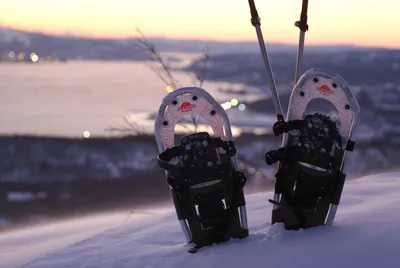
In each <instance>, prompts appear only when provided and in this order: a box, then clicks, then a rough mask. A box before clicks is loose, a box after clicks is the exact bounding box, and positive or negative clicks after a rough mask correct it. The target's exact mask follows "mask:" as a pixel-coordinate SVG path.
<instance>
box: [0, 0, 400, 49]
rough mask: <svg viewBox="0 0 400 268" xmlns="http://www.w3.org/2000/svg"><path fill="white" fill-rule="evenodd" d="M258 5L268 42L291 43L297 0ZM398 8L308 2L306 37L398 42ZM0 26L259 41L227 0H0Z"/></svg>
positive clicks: (392, 3)
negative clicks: (1, 0) (199, 0)
mask: <svg viewBox="0 0 400 268" xmlns="http://www.w3.org/2000/svg"><path fill="white" fill-rule="evenodd" d="M33 2H34V3H33ZM134 2H135V3H134ZM256 4H257V9H258V11H259V15H260V17H261V23H262V25H261V27H262V30H263V34H264V39H265V41H266V42H267V43H284V44H297V42H298V35H299V30H298V28H296V27H294V25H293V24H294V21H295V20H298V19H299V15H300V8H301V1H300V0H280V1H261V0H258V1H256ZM227 7H229V8H227ZM399 11H400V1H398V0H380V1H374V0H351V1H349V0H336V1H332V0H319V1H310V4H309V14H308V23H309V25H310V30H309V31H308V32H307V34H306V44H310V45H316V44H326V45H328V44H352V45H359V46H379V47H388V48H400V16H398V12H399ZM0 25H4V26H8V27H11V28H15V29H20V30H28V31H35V32H43V33H47V34H63V35H65V34H69V35H74V36H80V37H92V38H129V37H135V36H136V35H137V33H136V31H135V28H136V26H139V27H140V28H141V30H142V31H143V32H144V34H145V35H146V37H167V38H176V39H196V40H218V41H254V42H257V36H256V33H255V30H254V27H253V26H252V25H251V24H250V13H249V10H248V6H247V1H240V2H239V1H232V0H218V1H215V0H202V1H201V4H200V2H195V3H194V2H192V1H184V0H168V1H167V0H147V1H131V0H85V1H79V2H78V0H57V1H52V0H35V1H30V0H13V1H7V3H1V4H0Z"/></svg>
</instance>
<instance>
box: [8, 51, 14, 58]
mask: <svg viewBox="0 0 400 268" xmlns="http://www.w3.org/2000/svg"><path fill="white" fill-rule="evenodd" d="M8 57H9V58H10V59H15V52H14V51H10V52H8Z"/></svg>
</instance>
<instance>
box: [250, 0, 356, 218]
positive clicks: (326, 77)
mask: <svg viewBox="0 0 400 268" xmlns="http://www.w3.org/2000/svg"><path fill="white" fill-rule="evenodd" d="M248 2H249V7H250V14H251V24H252V25H253V26H254V27H255V29H256V33H257V38H258V42H259V46H260V51H261V54H262V58H263V61H264V65H265V69H266V71H267V75H268V80H269V84H270V90H271V93H272V99H273V103H274V107H275V111H276V115H277V119H278V122H279V121H285V118H284V116H283V112H282V107H281V104H280V101H279V96H278V92H277V87H276V85H275V80H274V75H273V72H272V68H271V65H270V62H269V58H268V53H267V49H266V45H265V42H264V39H263V35H262V31H261V19H260V17H259V15H258V12H257V9H256V6H255V3H254V0H248ZM307 11H308V0H302V9H301V14H300V20H299V21H296V22H295V26H296V27H298V28H299V29H300V35H299V43H298V50H297V59H296V69H295V79H294V88H293V90H292V93H291V96H290V101H289V108H290V107H295V108H294V109H295V110H296V112H295V113H290V109H289V111H288V113H287V116H286V121H288V120H293V119H302V116H303V114H304V111H305V109H306V105H307V104H308V102H309V100H310V99H311V98H313V97H314V96H315V94H316V93H317V92H318V91H317V90H318V89H320V88H318V86H321V85H330V86H332V85H333V87H334V88H336V87H339V88H340V89H341V90H342V91H343V93H344V96H343V94H339V95H340V96H339V97H338V94H337V95H336V96H335V97H334V100H333V101H332V97H329V94H323V93H322V94H320V95H319V96H318V97H319V98H323V99H326V100H329V101H330V102H331V103H333V104H334V105H335V107H336V108H337V110H338V112H339V113H340V119H341V120H344V124H345V127H342V128H341V133H340V135H341V137H342V139H344V140H345V142H346V143H347V144H346V143H344V144H346V146H345V147H346V148H345V149H344V150H343V152H342V158H341V163H340V173H341V174H342V179H343V184H344V180H345V176H346V174H345V173H344V172H345V164H346V156H347V152H348V151H351V150H352V149H353V148H352V147H354V141H352V136H353V133H354V130H355V128H356V126H357V124H358V113H359V110H360V107H359V105H358V103H357V100H356V98H355V97H354V94H353V92H352V91H351V89H350V86H349V85H348V84H347V82H346V81H345V80H344V79H343V78H342V77H340V76H339V75H337V74H335V73H333V72H331V71H328V70H324V69H311V70H308V71H307V72H305V73H304V74H303V75H302V76H301V78H300V73H301V69H302V64H303V54H304V42H305V33H306V31H308V24H307ZM315 79H316V80H315ZM310 81H318V82H316V83H314V87H312V88H310V87H308V85H310V84H309V83H310ZM318 83H319V84H321V85H319V84H318ZM317 84H318V85H317ZM304 93H306V95H304ZM300 94H301V95H300ZM304 96H305V98H303V97H304ZM307 98H308V100H307ZM306 102H307V103H306ZM343 107H344V111H345V112H344V113H341V110H342V108H343ZM351 113H352V116H350V114H351ZM342 124H343V121H342ZM289 135H290V134H288V133H285V134H284V136H283V142H282V147H286V146H287V145H288V141H289V139H288V137H289ZM281 168H282V163H281V162H278V165H277V173H278V172H279V171H280V170H281ZM339 188H340V187H339ZM342 190H343V185H342V186H341V189H338V190H337V191H338V192H337V193H336V196H335V197H334V198H333V199H334V200H332V202H331V204H330V208H329V212H328V215H327V216H326V219H325V224H326V225H332V223H333V221H334V218H335V215H336V212H337V208H338V205H339V201H340V197H341V193H342ZM281 197H282V194H281V193H280V192H279V191H277V187H275V192H274V196H273V201H272V203H273V204H274V205H273V211H272V224H273V223H275V222H276V219H275V218H274V212H275V211H276V210H277V209H278V207H279V203H280V201H281Z"/></svg>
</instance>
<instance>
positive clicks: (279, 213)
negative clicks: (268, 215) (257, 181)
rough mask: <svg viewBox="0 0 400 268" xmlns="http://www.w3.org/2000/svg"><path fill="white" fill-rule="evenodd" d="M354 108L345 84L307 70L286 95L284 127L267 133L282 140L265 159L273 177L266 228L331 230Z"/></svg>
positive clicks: (349, 146)
mask: <svg viewBox="0 0 400 268" xmlns="http://www.w3.org/2000/svg"><path fill="white" fill-rule="evenodd" d="M359 111H360V107H359V105H358V103H357V100H356V98H355V97H354V94H353V92H352V91H351V89H350V87H349V85H348V84H347V82H346V81H345V80H344V79H343V78H341V77H340V76H339V75H337V74H335V73H333V72H331V71H328V70H324V69H311V70H308V71H307V72H306V73H305V74H303V76H302V77H301V78H300V80H299V82H298V83H297V84H296V85H295V87H294V89H293V90H292V93H291V96H290V101H289V108H288V114H287V118H286V121H284V120H278V122H276V123H275V125H274V127H273V132H274V134H275V135H276V136H279V135H281V134H284V136H283V144H282V147H281V148H279V149H277V150H271V151H269V152H267V153H266V155H265V160H266V163H267V164H268V165H272V164H274V163H276V162H279V164H278V169H277V173H276V175H275V177H276V182H275V193H274V198H273V200H269V201H270V202H271V203H272V204H273V205H274V206H273V210H272V224H274V223H276V222H282V223H284V225H285V228H286V229H288V230H297V229H300V228H310V227H316V226H320V225H331V224H332V223H333V220H334V218H335V215H336V211H337V208H338V205H339V202H340V198H341V195H342V190H343V186H344V183H345V178H346V174H345V170H344V169H345V163H346V152H348V151H353V149H354V145H355V141H354V140H352V134H353V132H354V130H355V128H356V126H357V124H358V114H359Z"/></svg>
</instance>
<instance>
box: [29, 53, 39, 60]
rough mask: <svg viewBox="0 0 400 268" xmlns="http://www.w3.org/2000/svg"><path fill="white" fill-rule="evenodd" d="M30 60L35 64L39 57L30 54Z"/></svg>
mask: <svg viewBox="0 0 400 268" xmlns="http://www.w3.org/2000/svg"><path fill="white" fill-rule="evenodd" d="M30 58H31V60H32V62H37V61H38V60H39V56H38V55H37V54H36V53H33V52H32V53H31V55H30Z"/></svg>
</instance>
